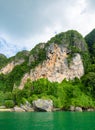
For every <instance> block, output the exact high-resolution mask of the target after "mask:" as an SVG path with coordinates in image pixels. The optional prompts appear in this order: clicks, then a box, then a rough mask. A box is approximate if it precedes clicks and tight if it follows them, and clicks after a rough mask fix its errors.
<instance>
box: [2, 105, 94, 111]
mask: <svg viewBox="0 0 95 130" xmlns="http://www.w3.org/2000/svg"><path fill="white" fill-rule="evenodd" d="M16 107H17V109H14V108H0V112H62V111H63V112H67V111H69V112H95V109H94V108H88V109H84V110H83V109H82V108H81V109H76V110H70V109H69V110H66V109H65V110H64V109H60V108H53V110H52V111H36V110H34V108H31V109H29V110H25V109H22V108H21V107H18V106H16ZM77 108H79V107H77Z"/></svg>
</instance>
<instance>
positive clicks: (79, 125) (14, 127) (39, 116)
mask: <svg viewBox="0 0 95 130" xmlns="http://www.w3.org/2000/svg"><path fill="white" fill-rule="evenodd" d="M0 130H95V112H47V113H45V112H22V113H19V112H18V113H17V112H0Z"/></svg>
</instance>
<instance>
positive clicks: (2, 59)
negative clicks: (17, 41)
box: [0, 54, 8, 69]
mask: <svg viewBox="0 0 95 130" xmlns="http://www.w3.org/2000/svg"><path fill="white" fill-rule="evenodd" d="M7 61H8V59H7V57H6V56H5V55H3V54H0V69H1V68H2V67H3V66H5V65H6V64H7Z"/></svg>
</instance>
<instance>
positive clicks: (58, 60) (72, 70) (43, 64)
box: [0, 30, 88, 91]
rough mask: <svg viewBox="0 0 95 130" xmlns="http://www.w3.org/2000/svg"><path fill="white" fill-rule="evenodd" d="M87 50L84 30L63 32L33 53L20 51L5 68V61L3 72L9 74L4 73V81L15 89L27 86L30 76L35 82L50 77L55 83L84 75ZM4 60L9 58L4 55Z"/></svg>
mask: <svg viewBox="0 0 95 130" xmlns="http://www.w3.org/2000/svg"><path fill="white" fill-rule="evenodd" d="M87 52H88V49H87V44H86V42H85V40H84V38H83V37H82V36H81V34H80V33H78V32H77V31H74V30H70V31H67V32H62V33H60V34H57V35H56V36H55V37H53V38H51V39H50V40H49V41H48V42H47V43H40V44H38V45H36V46H35V47H34V48H33V49H32V50H31V51H30V52H29V51H22V52H19V53H17V54H16V56H14V57H12V58H10V59H8V60H7V61H6V62H5V63H4V64H3V67H2V64H1V68H0V74H1V73H3V74H4V75H5V77H3V75H1V79H3V80H2V81H1V84H5V83H6V84H9V86H8V87H9V88H11V91H12V90H13V87H14V86H19V88H20V89H23V87H24V85H25V83H26V82H27V79H28V78H30V79H31V80H32V81H34V80H37V79H39V78H47V79H48V80H49V81H51V82H62V80H64V79H67V80H72V79H74V78H75V77H77V78H81V76H83V75H84V69H85V68H84V65H85V64H86V63H85V60H87V59H85V54H87ZM86 58H87V56H86ZM1 59H6V57H5V58H4V57H3V58H2V55H1ZM6 74H8V75H7V76H6ZM4 78H5V79H4ZM6 79H7V80H6ZM11 79H13V80H12V81H11ZM11 82H12V83H11ZM10 83H11V87H10Z"/></svg>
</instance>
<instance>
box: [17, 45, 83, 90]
mask: <svg viewBox="0 0 95 130" xmlns="http://www.w3.org/2000/svg"><path fill="white" fill-rule="evenodd" d="M46 56H47V58H46V60H45V61H44V62H43V63H42V64H40V65H38V66H37V67H36V68H35V69H34V70H32V69H31V71H30V74H28V73H27V74H25V75H24V77H23V78H22V81H21V84H20V86H19V88H20V89H22V88H23V87H24V84H25V82H26V81H27V79H28V78H30V79H31V80H37V79H39V78H47V79H48V80H49V81H51V82H55V81H57V82H62V80H63V79H65V78H66V79H67V80H69V79H71V80H72V79H74V78H75V77H77V78H80V77H81V76H83V74H84V67H83V62H82V59H81V56H80V54H79V53H75V54H74V56H73V57H72V58H71V59H70V61H69V63H68V49H67V48H66V47H65V46H63V45H62V46H61V45H60V46H59V45H57V44H51V45H50V46H49V47H48V49H47V55H46Z"/></svg>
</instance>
